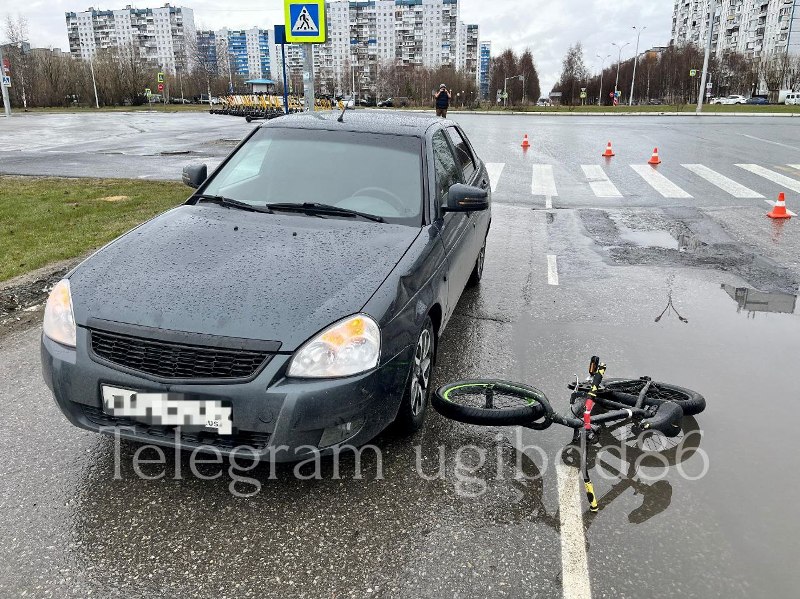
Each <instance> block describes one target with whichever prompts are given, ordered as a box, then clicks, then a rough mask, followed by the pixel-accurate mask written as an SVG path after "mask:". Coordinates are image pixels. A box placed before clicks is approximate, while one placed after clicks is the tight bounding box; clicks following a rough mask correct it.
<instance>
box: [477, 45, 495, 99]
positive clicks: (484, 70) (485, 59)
mask: <svg viewBox="0 0 800 599" xmlns="http://www.w3.org/2000/svg"><path fill="white" fill-rule="evenodd" d="M479 52H480V58H479V62H478V92H479V93H480V97H481V100H488V99H489V84H490V82H491V67H492V42H490V41H485V42H481V43H480V50H479Z"/></svg>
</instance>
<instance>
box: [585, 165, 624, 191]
mask: <svg viewBox="0 0 800 599" xmlns="http://www.w3.org/2000/svg"><path fill="white" fill-rule="evenodd" d="M581 168H582V169H583V174H584V175H586V179H588V181H589V185H590V186H591V187H592V191H593V192H594V195H595V196H597V197H598V198H621V197H622V194H621V193H620V192H619V189H617V186H616V185H614V184H613V183H612V182H611V179H609V178H608V175H606V172H605V171H604V170H603V167H602V166H600V165H599V164H582V165H581Z"/></svg>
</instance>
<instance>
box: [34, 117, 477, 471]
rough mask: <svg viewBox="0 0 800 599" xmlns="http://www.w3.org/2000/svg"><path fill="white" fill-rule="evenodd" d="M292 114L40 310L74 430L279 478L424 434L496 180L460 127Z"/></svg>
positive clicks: (115, 245)
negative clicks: (233, 459)
mask: <svg viewBox="0 0 800 599" xmlns="http://www.w3.org/2000/svg"><path fill="white" fill-rule="evenodd" d="M338 116H339V115H337V114H325V115H322V114H318V113H317V114H303V115H292V116H286V117H281V118H279V119H276V120H273V121H269V122H268V123H266V124H264V125H262V126H261V127H258V128H256V129H255V130H254V131H253V133H252V134H251V135H249V136H248V137H247V138H246V139H245V140H244V141H243V142H242V143H241V144H240V145H239V146H238V147H237V148H236V150H234V152H233V153H232V154H231V155H230V156H229V157H228V158H227V159H226V161H225V162H224V163H223V164H222V165H221V166H220V167H219V168H218V169H217V170H216V171H215V172H214V173H212V174H211V176H209V177H206V168H205V166H202V165H198V166H193V167H189V168H187V169H186V170H185V171H184V181H185V182H186V183H187V184H189V185H191V186H192V187H195V188H197V191H196V193H195V194H194V195H192V197H191V198H189V200H188V201H187V202H186V203H185V204H183V205H181V206H179V207H177V208H175V209H173V210H170V211H169V212H166V213H164V214H162V215H160V216H158V217H156V218H154V219H153V220H151V221H149V222H147V223H145V224H143V225H141V226H139V227H137V228H135V229H133V230H132V231H130V232H128V233H126V234H125V235H123V236H122V237H120V238H118V239H116V240H115V241H113V242H111V243H110V244H108V245H107V246H106V247H104V248H103V249H101V250H100V251H99V252H97V253H96V254H94V255H93V256H92V257H90V258H89V259H87V260H86V261H85V262H83V263H82V264H81V265H80V266H78V267H77V268H76V269H75V270H73V271H72V272H71V273H70V274H69V275H68V276H67V278H65V279H64V280H62V281H61V282H60V283H59V284H58V285H57V286H56V287H55V288H54V290H53V292H52V293H51V295H50V297H49V299H48V302H47V308H46V310H45V317H44V334H43V336H42V364H43V370H44V378H45V381H46V382H47V384H48V386H49V387H50V389H52V391H53V394H54V396H55V399H56V402H57V403H58V406H59V407H60V408H61V410H62V411H63V412H64V414H65V415H66V417H67V418H68V419H69V420H70V421H71V422H72V423H73V424H75V425H76V426H79V427H82V428H86V429H89V430H94V431H100V432H104V433H108V434H117V435H119V436H120V437H122V438H126V439H133V440H137V441H143V442H147V443H154V444H160V445H168V446H179V447H182V448H185V449H194V448H198V447H201V448H203V450H211V451H216V452H219V453H221V454H229V453H231V452H232V451H234V449H235V448H237V447H239V446H248V447H249V448H252V449H251V450H249V451H255V453H256V454H257V455H258V456H263V457H266V456H269V457H270V459H273V460H278V461H292V460H299V459H304V458H306V457H308V456H309V455H313V454H315V453H316V452H319V451H321V452H323V453H324V452H331V451H332V450H333V449H334V448H337V447H341V446H342V445H345V444H346V445H353V446H358V445H361V444H364V443H366V442H367V441H369V440H370V439H372V438H373V437H375V436H376V435H377V434H378V433H380V432H381V431H382V430H383V429H384V428H386V427H387V426H388V425H390V424H392V423H395V424H396V425H397V427H398V428H399V429H401V430H403V431H406V432H409V433H410V432H414V431H416V430H417V429H419V428H420V427H421V426H422V423H423V419H424V417H425V413H426V409H427V406H428V401H429V396H430V393H431V388H430V381H431V372H432V368H433V365H434V362H435V357H436V349H437V340H438V338H439V337H440V335H441V334H442V331H443V330H444V328H445V326H446V325H447V322H448V320H449V319H450V317H451V315H452V314H453V310H454V309H455V307H456V304H457V303H458V300H459V297H460V296H461V293H462V292H463V290H464V288H465V286H466V285H467V284H468V283H469V282H471V283H473V284H474V283H477V282H478V281H479V280H480V278H481V274H482V270H483V259H484V252H485V246H486V237H487V235H488V232H489V225H490V222H491V213H490V209H489V206H490V186H489V178H488V175H487V172H486V168H485V166H484V164H483V162H482V161H481V160H480V159H479V158H478V157H477V156H476V154H475V152H474V150H473V148H472V146H471V144H470V142H469V140H468V139H467V137H466V135H465V134H464V132H463V131H462V130H461V129H460V128H459V127H458V125H456V124H455V123H453V122H450V121H446V120H441V119H434V118H428V117H417V116H409V115H394V114H370V115H366V114H358V113H355V114H354V113H347V114H346V115H344V117H343V118H342V119H340V118H337V117H338Z"/></svg>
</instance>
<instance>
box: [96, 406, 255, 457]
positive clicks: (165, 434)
mask: <svg viewBox="0 0 800 599" xmlns="http://www.w3.org/2000/svg"><path fill="white" fill-rule="evenodd" d="M81 409H82V410H83V414H84V415H85V416H86V419H87V420H89V422H91V423H92V424H95V425H97V426H103V427H125V429H126V431H125V432H133V433H134V434H135V435H136V436H137V437H145V438H150V439H152V440H154V441H172V442H174V441H175V429H176V428H178V427H175V426H164V425H157V424H146V423H143V422H139V421H137V420H132V419H130V418H120V417H117V416H112V415H110V414H106V413H105V412H103V411H102V410H101V409H99V408H94V407H92V406H86V405H81ZM130 429H132V430H130ZM179 438H180V440H181V443H185V444H187V445H190V446H199V445H208V446H211V447H216V448H218V449H222V450H228V451H232V450H233V449H235V448H237V447H240V446H243V445H246V446H248V447H252V448H253V449H255V450H256V451H258V452H262V451H264V450H265V449H266V448H267V446H268V445H269V440H270V434H269V433H258V432H242V433H235V434H233V435H218V434H216V433H213V432H205V431H184V430H182V429H181V431H180V436H179ZM242 455H245V454H242Z"/></svg>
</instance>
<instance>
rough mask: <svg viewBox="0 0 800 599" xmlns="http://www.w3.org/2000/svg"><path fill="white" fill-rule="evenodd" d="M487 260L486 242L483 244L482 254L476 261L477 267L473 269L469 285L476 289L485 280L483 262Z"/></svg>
mask: <svg viewBox="0 0 800 599" xmlns="http://www.w3.org/2000/svg"><path fill="white" fill-rule="evenodd" d="M485 259H486V242H485V241H484V242H483V247H482V248H481V251H480V253H479V254H478V259H477V260H476V261H475V266H474V267H473V269H472V274H470V276H469V281H468V283H467V284H468V285H469V286H470V287H475V286H477V285H478V283H480V282H481V279H482V278H483V262H484V260H485Z"/></svg>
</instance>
